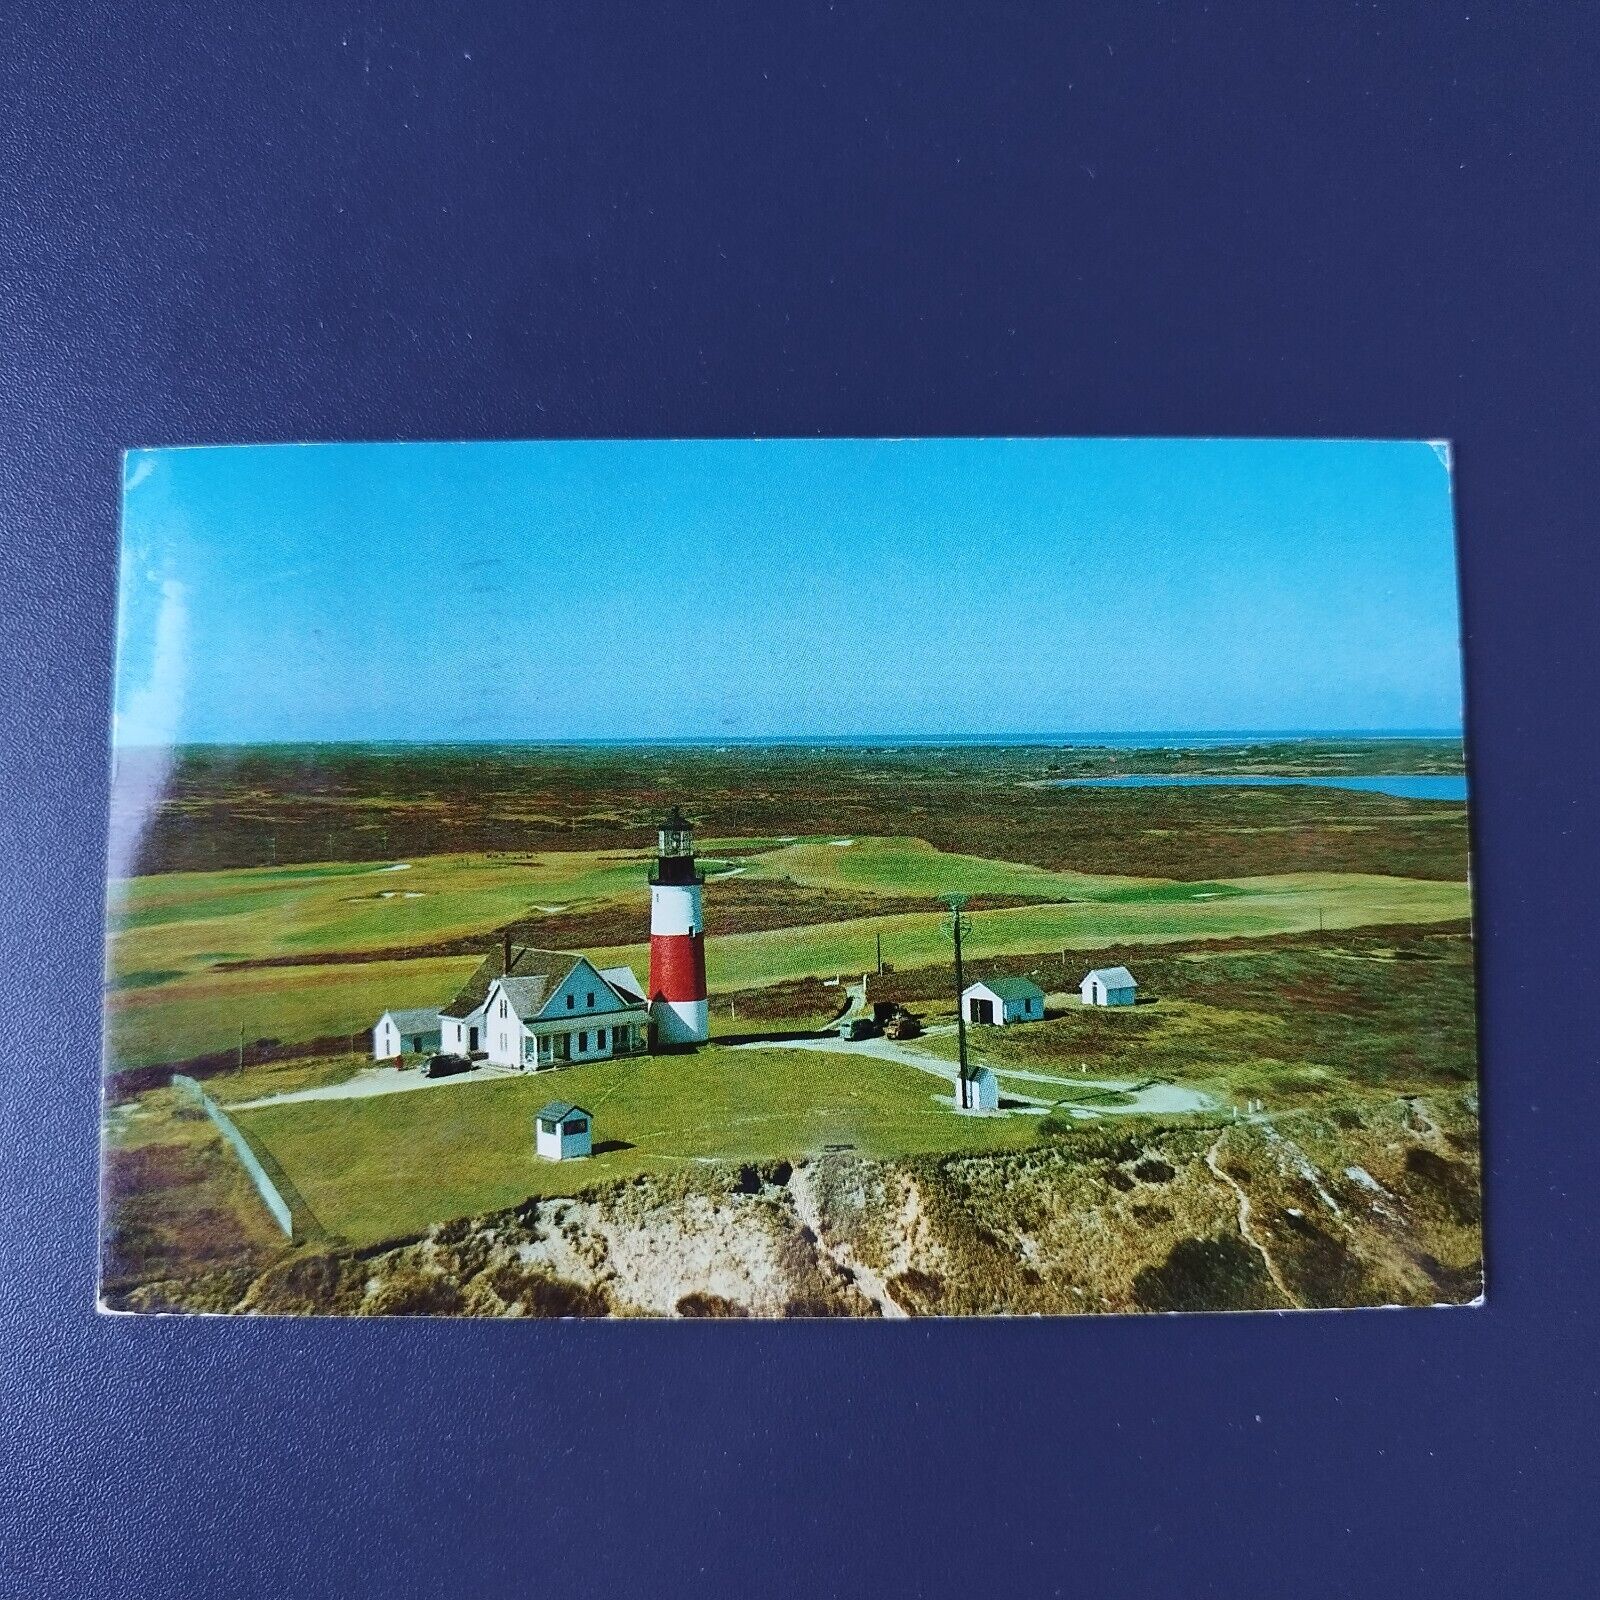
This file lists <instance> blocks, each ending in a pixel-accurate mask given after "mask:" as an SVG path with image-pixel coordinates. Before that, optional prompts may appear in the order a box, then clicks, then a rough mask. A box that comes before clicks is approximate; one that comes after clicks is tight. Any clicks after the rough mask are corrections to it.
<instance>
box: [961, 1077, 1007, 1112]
mask: <svg viewBox="0 0 1600 1600" xmlns="http://www.w3.org/2000/svg"><path fill="white" fill-rule="evenodd" d="M963 1102H965V1103H963ZM956 1109H957V1110H958V1111H998V1110H999V1109H1000V1080H999V1079H998V1078H997V1077H995V1075H994V1073H993V1072H992V1071H991V1070H990V1069H989V1068H988V1067H979V1068H978V1069H977V1070H976V1071H975V1072H974V1073H973V1074H972V1076H971V1077H970V1078H968V1079H967V1083H966V1093H965V1094H963V1093H962V1085H961V1081H960V1079H957V1080H956Z"/></svg>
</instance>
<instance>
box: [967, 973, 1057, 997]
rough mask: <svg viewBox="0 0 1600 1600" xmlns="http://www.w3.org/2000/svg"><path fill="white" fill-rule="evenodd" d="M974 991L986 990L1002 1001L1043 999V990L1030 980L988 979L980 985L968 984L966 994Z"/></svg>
mask: <svg viewBox="0 0 1600 1600" xmlns="http://www.w3.org/2000/svg"><path fill="white" fill-rule="evenodd" d="M974 989H987V990H988V991H989V992H990V994H997V995H999V996H1000V998H1001V999H1002V1000H1033V999H1039V1000H1042V999H1044V990H1043V989H1041V988H1040V987H1039V985H1038V984H1036V983H1035V982H1034V981H1033V980H1032V979H1031V978H988V979H985V980H984V981H983V982H980V983H973V984H969V985H968V986H967V993H968V994H971V993H972V991H973V990H974Z"/></svg>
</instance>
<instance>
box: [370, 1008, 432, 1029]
mask: <svg viewBox="0 0 1600 1600" xmlns="http://www.w3.org/2000/svg"><path fill="white" fill-rule="evenodd" d="M383 1017H387V1018H388V1019H389V1020H390V1021H391V1022H392V1023H393V1024H394V1025H395V1027H397V1028H398V1029H399V1030H400V1031H401V1033H415V1032H416V1031H417V1030H418V1029H419V1028H420V1029H421V1030H422V1031H423V1032H424V1033H427V1032H429V1031H430V1030H432V1029H434V1028H437V1027H438V1026H439V1013H438V1011H437V1010H436V1009H434V1007H432V1006H415V1007H413V1008H412V1009H411V1010H410V1011H385V1012H384V1014H383ZM383 1017H379V1018H378V1021H379V1022H382V1021H383Z"/></svg>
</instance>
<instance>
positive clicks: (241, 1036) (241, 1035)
mask: <svg viewBox="0 0 1600 1600" xmlns="http://www.w3.org/2000/svg"><path fill="white" fill-rule="evenodd" d="M235 1071H238V1072H243V1071H244V1024H243V1023H242V1022H241V1023H240V1024H239V1065H238V1066H237V1067H236V1068H235Z"/></svg>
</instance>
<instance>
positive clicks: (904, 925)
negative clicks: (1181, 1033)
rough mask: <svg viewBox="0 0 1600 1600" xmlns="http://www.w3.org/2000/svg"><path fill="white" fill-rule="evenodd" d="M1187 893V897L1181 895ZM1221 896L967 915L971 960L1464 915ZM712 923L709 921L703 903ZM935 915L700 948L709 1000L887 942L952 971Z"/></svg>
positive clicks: (1397, 889) (1416, 895)
mask: <svg viewBox="0 0 1600 1600" xmlns="http://www.w3.org/2000/svg"><path fill="white" fill-rule="evenodd" d="M1178 887H1180V888H1181V887H1183V886H1178ZM1218 887H1220V888H1222V889H1223V890H1224V891H1227V892H1225V893H1222V894H1219V895H1217V896H1215V897H1214V898H1213V897H1208V895H1209V891H1208V889H1206V888H1199V889H1198V892H1197V893H1196V894H1191V895H1188V896H1184V895H1181V894H1171V895H1162V896H1154V895H1153V896H1151V897H1150V898H1148V899H1131V898H1124V899H1119V900H1106V901H1079V902H1077V903H1075V904H1071V905H1038V906H1016V907H1007V908H1005V909H1003V910H996V911H977V912H973V913H972V914H971V924H972V937H971V941H970V945H969V949H970V951H971V953H972V955H973V956H975V957H986V956H1003V955H1019V954H1022V953H1025V952H1029V951H1036V950H1049V949H1056V950H1060V949H1080V950H1093V949H1101V948H1104V947H1106V946H1111V945H1117V944H1125V945H1147V944H1162V943H1173V942H1176V941H1181V940H1186V939H1237V938H1248V937H1260V936H1262V935H1266V934H1274V933H1304V932H1308V931H1312V930H1315V929H1317V928H1319V927H1322V928H1355V927H1360V926H1362V925H1363V924H1376V923H1408V922H1417V923H1426V922H1445V921H1450V920H1453V919H1455V918H1459V917H1463V916H1465V915H1466V913H1467V908H1468V896H1467V888H1466V885H1465V884H1446V883H1437V882H1433V881H1430V880H1427V879H1421V880H1407V879H1403V878H1380V877H1356V876H1349V877H1341V876H1339V875H1336V874H1328V873H1322V874H1307V875H1303V876H1288V877H1284V878H1281V879H1275V878H1264V879H1248V880H1240V881H1239V882H1237V883H1234V884H1222V885H1220V886H1219V885H1211V886H1210V888H1211V889H1215V888H1218ZM707 906H708V910H707V920H708V923H709V922H710V920H711V918H712V916H713V912H712V911H711V909H710V901H709V899H708V901H707ZM941 922H942V915H941V913H939V912H937V911H930V912H928V913H925V914H921V915H917V914H901V915H897V916H890V917H866V918H860V919H856V920H852V921H849V922H833V923H819V924H816V925H814V926H811V927H807V928H793V929H774V930H772V931H770V932H766V933H751V934H734V935H731V936H729V937H727V938H723V939H709V938H708V940H707V943H706V973H707V979H708V981H709V984H710V986H711V989H712V991H713V992H725V991H728V990H736V989H748V988H754V987H757V986H759V985H761V984H763V983H775V982H778V981H780V980H783V979H788V978H797V977H803V976H805V975H807V974H819V975H826V976H830V977H831V976H835V975H837V974H840V973H843V974H846V975H848V974H850V973H857V974H859V973H860V972H862V971H863V970H865V969H866V968H867V967H870V966H871V965H872V963H873V961H874V958H875V952H876V940H877V937H878V936H879V935H882V938H883V955H884V959H885V960H886V961H889V962H891V963H893V964H894V965H895V966H896V967H898V968H904V967H923V966H933V965H941V964H947V963H948V962H949V960H950V942H949V940H948V938H947V937H946V936H945V934H944V932H943V930H942V927H941ZM647 954H648V947H647V946H645V945H642V944H640V945H622V946H615V947H613V948H610V949H606V950H602V951H599V952H597V956H598V958H599V959H601V960H603V961H604V962H606V963H611V962H628V963H633V964H638V963H640V962H642V961H643V960H644V959H645V957H646V955H647Z"/></svg>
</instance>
